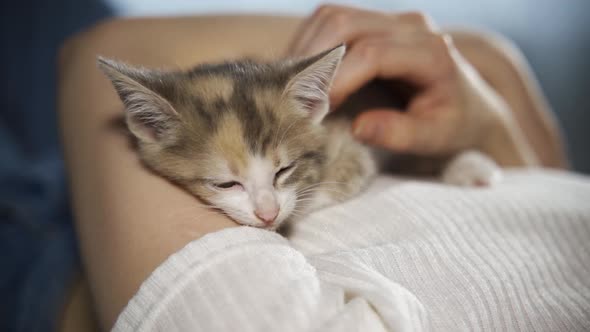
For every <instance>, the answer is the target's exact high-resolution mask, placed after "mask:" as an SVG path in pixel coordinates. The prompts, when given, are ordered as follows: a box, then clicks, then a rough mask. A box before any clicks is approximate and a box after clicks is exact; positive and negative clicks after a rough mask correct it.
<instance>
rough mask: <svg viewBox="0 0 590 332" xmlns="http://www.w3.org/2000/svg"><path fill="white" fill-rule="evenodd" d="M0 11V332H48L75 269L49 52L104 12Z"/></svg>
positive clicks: (27, 7)
mask: <svg viewBox="0 0 590 332" xmlns="http://www.w3.org/2000/svg"><path fill="white" fill-rule="evenodd" d="M0 6H1V7H0V24H1V25H2V29H1V35H0V45H2V52H0V53H1V54H2V55H1V57H2V59H1V61H0V73H1V75H0V84H1V85H0V94H1V95H0V103H1V104H0V105H1V107H0V331H26V332H29V331H52V330H54V328H55V325H56V319H57V318H58V315H59V313H60V311H61V309H62V305H63V303H64V300H65V296H66V291H67V287H68V285H69V283H70V282H71V281H72V279H73V278H75V276H76V273H77V271H78V270H79V258H78V254H77V253H78V250H77V247H76V246H77V244H76V240H75V236H74V232H73V228H72V223H71V221H72V218H71V215H70V208H69V205H68V201H69V200H68V197H67V189H66V181H65V175H64V166H63V161H62V158H61V155H60V152H59V150H60V149H59V145H58V135H57V126H56V116H55V106H54V105H55V83H54V82H55V80H56V77H55V63H56V52H57V49H58V46H59V44H60V43H61V41H63V40H64V39H65V38H66V37H67V36H68V35H70V34H72V33H74V32H76V31H77V30H80V29H81V28H83V27H84V26H87V25H90V24H92V23H94V22H95V21H96V20H98V19H101V18H103V17H106V16H108V15H109V13H110V10H108V9H107V8H106V7H105V6H104V5H103V4H102V3H101V2H99V1H78V0H70V1H63V0H60V1H57V0H21V1H18V2H14V1H11V2H9V1H3V2H2V3H1V4H0Z"/></svg>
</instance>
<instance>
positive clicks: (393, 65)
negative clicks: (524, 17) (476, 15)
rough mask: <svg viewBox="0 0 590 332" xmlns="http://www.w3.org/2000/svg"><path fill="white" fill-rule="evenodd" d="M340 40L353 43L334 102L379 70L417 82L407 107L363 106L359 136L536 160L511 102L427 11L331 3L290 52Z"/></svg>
mask: <svg viewBox="0 0 590 332" xmlns="http://www.w3.org/2000/svg"><path fill="white" fill-rule="evenodd" d="M338 43H345V44H346V45H347V47H348V51H347V54H346V56H345V58H344V59H343V61H342V64H341V66H340V68H339V70H338V73H337V74H336V77H335V80H334V85H333V87H332V89H331V92H330V99H331V101H332V104H333V105H332V106H333V107H332V108H335V106H338V105H339V104H341V103H342V101H344V100H345V99H346V98H347V97H348V96H350V95H351V94H352V93H353V92H355V91H357V90H358V89H359V88H360V87H361V86H363V85H365V84H367V83H368V82H369V81H371V80H373V79H376V78H378V79H382V80H392V79H402V80H404V81H406V82H408V83H411V84H412V85H413V86H416V87H417V93H415V94H414V95H413V96H412V98H411V99H410V101H409V103H408V106H407V109H405V110H403V111H405V112H403V113H402V110H400V109H393V108H385V109H384V108H379V109H368V110H366V111H365V112H363V113H362V114H360V115H359V116H358V117H357V118H356V119H355V121H354V123H353V131H354V134H355V136H356V137H357V138H359V139H361V140H362V141H364V142H366V143H369V144H372V145H377V146H381V147H384V148H386V149H389V150H391V151H395V152H402V153H414V154H418V155H426V156H432V155H453V154H457V153H459V152H461V151H464V150H478V151H481V152H483V153H484V154H487V155H488V156H489V157H491V158H492V159H493V160H495V161H496V162H497V163H498V164H500V165H502V166H523V165H534V164H536V158H535V156H534V153H533V152H532V150H531V149H530V147H529V146H528V143H527V142H526V140H525V139H524V138H523V137H522V134H521V132H520V130H519V129H518V125H517V124H516V121H515V120H514V119H513V117H512V112H511V111H510V109H509V107H508V105H507V104H506V103H505V102H504V100H503V99H502V98H501V97H500V96H499V95H498V94H497V93H496V92H495V91H494V90H493V89H492V88H491V87H489V86H488V85H487V83H486V82H485V81H484V80H483V79H482V78H481V77H480V76H479V75H478V73H477V72H476V71H475V69H474V68H473V67H472V66H471V64H469V63H468V62H467V61H466V60H465V59H464V58H463V57H462V56H461V54H459V52H458V50H457V49H456V48H455V46H454V45H453V42H452V40H451V38H450V36H448V35H447V34H444V33H442V32H440V31H439V30H438V29H437V28H436V27H435V26H434V24H433V23H432V21H431V20H430V19H429V18H428V17H426V16H424V15H423V14H421V13H402V14H388V13H383V12H373V11H367V10H361V9H356V8H349V7H342V6H334V5H325V6H322V7H320V8H319V9H318V10H316V11H315V13H313V15H311V16H310V17H309V18H308V19H307V20H306V21H304V22H303V23H302V24H301V28H300V30H299V32H298V33H297V34H296V36H295V39H294V41H293V42H292V44H291V47H290V49H289V55H291V56H293V55H296V56H307V55H310V54H314V53H316V52H319V51H320V50H322V49H324V48H325V47H326V46H328V45H335V44H338ZM392 93H395V91H394V90H392Z"/></svg>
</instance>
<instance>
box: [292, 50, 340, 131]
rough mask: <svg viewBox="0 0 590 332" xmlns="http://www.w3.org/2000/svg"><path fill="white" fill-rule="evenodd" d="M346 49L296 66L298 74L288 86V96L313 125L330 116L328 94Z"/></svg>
mask: <svg viewBox="0 0 590 332" xmlns="http://www.w3.org/2000/svg"><path fill="white" fill-rule="evenodd" d="M345 51H346V47H345V46H344V44H341V45H338V46H336V47H334V48H332V49H330V50H327V51H324V52H322V53H320V54H318V55H315V56H313V57H311V58H307V59H305V60H303V61H300V62H299V63H297V64H296V68H297V69H298V70H299V71H298V73H297V74H296V75H295V76H294V77H293V78H292V79H291V80H290V81H289V83H288V84H287V88H286V92H287V94H288V96H289V97H290V98H292V99H294V100H295V102H297V103H298V104H299V105H298V106H299V108H301V109H302V110H303V111H305V112H306V113H307V114H308V115H309V117H310V119H311V120H312V122H313V123H320V122H321V121H322V119H323V118H324V117H325V116H326V115H327V114H328V111H329V108H330V101H329V98H328V92H329V91H330V86H331V84H332V80H333V79H334V75H335V74H336V69H337V68H338V65H339V64H340V61H341V60H342V57H343V56H344V53H345Z"/></svg>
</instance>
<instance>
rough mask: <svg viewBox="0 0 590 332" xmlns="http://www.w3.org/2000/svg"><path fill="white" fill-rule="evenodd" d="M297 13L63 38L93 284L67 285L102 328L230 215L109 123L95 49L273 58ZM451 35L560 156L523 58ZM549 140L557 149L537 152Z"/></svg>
mask: <svg viewBox="0 0 590 332" xmlns="http://www.w3.org/2000/svg"><path fill="white" fill-rule="evenodd" d="M299 22H300V19H295V18H278V17H274V18H273V17H253V16H249V17H206V18H205V17H202V18H169V19H140V20H115V21H111V22H107V23H103V24H101V25H99V26H97V27H95V28H93V29H92V30H90V31H87V32H84V33H82V34H80V35H78V36H76V37H74V38H72V39H71V40H69V41H68V42H67V43H66V44H65V46H64V48H63V50H62V52H61V55H60V60H61V61H60V69H59V74H60V81H59V97H58V98H59V112H60V117H61V129H62V138H63V144H64V148H65V156H66V162H67V165H68V169H69V173H70V180H71V190H72V197H73V207H74V213H75V216H76V228H77V232H78V237H79V240H80V245H81V250H82V253H81V254H82V259H83V264H84V268H85V272H86V281H87V283H88V286H89V290H90V293H88V292H83V291H79V292H73V293H72V294H73V299H74V301H80V303H83V302H84V301H86V302H87V301H90V299H89V294H90V296H91V297H92V300H91V302H92V306H88V308H89V307H93V308H95V311H96V314H97V316H98V322H99V324H100V325H101V326H102V327H103V328H105V329H108V328H110V327H111V326H112V324H113V323H114V321H115V319H116V317H117V315H118V314H119V312H120V311H121V310H122V309H123V307H124V306H125V305H126V303H127V302H128V300H129V299H130V298H131V297H132V296H133V294H134V293H135V292H136V291H137V289H138V287H139V285H140V284H141V282H142V281H143V280H145V279H146V278H147V277H148V275H149V274H150V273H151V271H153V270H154V269H155V268H156V267H157V266H158V265H159V264H160V263H161V262H162V261H163V260H165V259H166V257H168V256H169V255H170V254H171V253H173V252H175V251H177V250H178V249H180V248H182V247H183V246H184V245H185V244H187V243H188V242H190V241H192V240H193V239H196V238H198V237H200V236H202V235H204V234H206V233H208V232H211V231H215V230H218V229H222V228H224V227H230V226H232V225H234V224H233V223H232V222H231V221H230V220H228V219H225V218H224V217H222V216H219V215H217V214H212V213H209V212H208V211H207V210H206V209H205V208H204V207H203V206H202V205H201V204H200V203H199V202H198V201H197V200H196V199H194V198H193V197H191V196H189V195H187V194H186V193H184V192H183V191H181V190H179V189H178V188H176V187H174V186H173V185H171V184H169V183H168V182H166V181H164V180H162V179H160V178H159V177H157V176H154V175H152V174H151V173H149V172H148V171H146V170H145V169H144V168H143V167H142V166H141V165H140V163H139V162H138V160H137V158H136V156H135V153H134V151H133V150H131V149H130V147H129V145H128V142H127V141H126V139H125V137H124V135H122V134H121V132H119V131H117V130H116V129H115V128H114V127H113V126H112V123H113V119H116V118H117V117H119V116H120V115H121V113H122V105H121V102H120V101H119V99H118V98H117V96H116V94H115V92H114V90H113V89H112V87H111V85H110V83H109V82H108V81H107V79H106V78H105V77H103V75H102V74H101V73H100V72H99V71H98V69H97V68H96V63H95V59H96V55H97V54H100V55H104V56H109V57H115V58H118V59H121V60H124V61H128V62H131V63H134V64H142V65H145V66H156V67H162V66H163V67H181V68H185V67H189V66H192V65H194V64H196V63H200V62H207V61H218V60H220V59H227V58H233V57H239V56H243V55H259V56H266V57H274V56H278V55H280V54H283V52H284V49H285V48H286V46H287V43H288V42H289V41H290V39H291V37H292V34H293V33H294V32H295V29H296V27H297V25H298V24H299ZM456 43H457V45H458V46H459V48H460V49H461V51H462V52H464V54H465V56H466V57H467V58H468V60H470V61H472V62H473V63H474V64H475V65H476V67H477V68H478V69H479V70H480V71H481V72H482V73H483V75H484V76H485V77H486V78H487V79H488V80H489V81H490V84H491V85H492V86H494V87H495V88H496V89H497V90H498V91H499V92H500V93H501V94H502V95H503V96H504V97H505V98H506V99H507V100H508V102H509V104H510V105H511V106H512V107H513V109H514V112H515V114H516V117H517V120H518V121H519V123H520V125H521V126H522V128H523V130H524V131H525V133H526V136H527V137H528V138H529V139H530V140H531V143H532V145H533V146H534V147H535V150H536V151H537V152H538V153H539V154H540V155H541V156H542V157H543V156H544V158H543V161H544V162H545V163H546V164H547V165H549V166H560V165H563V163H564V162H565V158H564V157H563V156H564V153H563V151H562V150H560V149H561V141H560V139H559V136H558V134H556V133H557V130H556V126H555V124H554V122H552V117H551V116H550V114H549V113H548V111H547V108H545V106H544V105H545V104H544V102H543V100H542V97H541V96H540V95H539V94H538V93H534V89H533V92H532V93H531V88H530V87H531V86H532V87H534V86H535V85H534V81H532V80H531V78H530V77H528V76H527V75H528V72H527V71H526V70H521V69H522V67H521V65H522V63H518V62H514V61H513V57H510V56H508V55H507V54H508V53H506V52H504V50H502V48H498V47H497V45H493V43H490V39H489V38H479V37H477V36H475V35H469V36H461V35H457V37H456ZM474 43H475V44H474ZM478 43H479V44H478ZM481 43H483V44H481ZM473 45H478V46H477V47H473ZM481 45H484V46H485V47H482V46H481ZM269 46H270V47H271V48H269ZM478 50H479V51H478ZM492 51H494V52H493V53H490V52H492ZM482 53H483V54H482ZM488 53H489V54H488ZM490 54H491V55H490ZM488 61H496V62H495V63H497V64H499V65H501V64H503V67H502V68H505V70H498V68H499V67H496V66H491V69H490V66H488V64H489V63H493V62H488ZM515 84H516V87H515ZM527 87H528V88H527ZM545 146H552V147H553V148H552V150H551V151H549V153H547V154H541V153H543V151H540V149H542V148H543V147H545ZM82 287H84V285H83V286H82ZM82 289H83V288H82ZM74 308H76V306H75V305H69V306H68V307H67V309H66V312H65V316H64V317H65V318H64V322H65V323H64V325H63V327H64V328H68V327H71V326H72V325H71V324H69V323H68V322H71V320H68V319H70V318H71V315H75V314H76V311H75V309H74ZM88 317H90V316H88ZM80 324H83V322H82V323H80ZM86 324H88V325H89V326H90V325H91V324H92V321H88V320H87V321H86Z"/></svg>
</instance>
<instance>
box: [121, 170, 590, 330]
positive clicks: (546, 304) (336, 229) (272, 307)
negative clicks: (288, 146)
mask: <svg viewBox="0 0 590 332" xmlns="http://www.w3.org/2000/svg"><path fill="white" fill-rule="evenodd" d="M114 329H115V330H116V331H130V330H141V331H421V330H435V331H590V180H589V179H588V178H586V177H582V176H578V175H574V174H567V173H560V172H556V171H526V172H525V171H509V172H507V174H506V179H505V180H504V182H503V183H502V184H500V185H498V186H495V187H493V188H488V189H478V188H475V189H460V188H453V187H449V186H444V185H440V184H435V183H427V182H413V181H401V180H393V179H391V178H380V179H378V180H377V181H375V184H374V185H373V186H372V187H371V188H370V190H369V191H368V192H366V193H365V194H363V195H361V196H360V197H358V198H356V199H354V200H352V201H350V202H347V203H345V204H342V205H339V206H334V207H332V208H328V209H325V210H322V211H319V212H316V213H314V214H313V215H311V216H309V217H308V218H306V219H305V220H302V221H301V222H299V223H297V224H296V225H295V227H294V232H293V234H292V235H291V236H290V238H289V240H287V239H284V238H282V237H281V236H279V235H277V234H275V233H271V232H267V231H263V230H259V229H254V228H247V227H238V228H234V229H228V230H224V231H220V232H217V233H213V234H209V235H207V236H205V237H203V238H201V239H199V240H196V241H194V242H192V243H190V244H189V245H187V246H186V247H185V248H184V249H182V250H181V251H179V252H178V253H176V254H174V255H173V256H171V257H170V258H169V259H168V260H167V261H166V262H164V263H163V264H162V265H161V266H160V267H159V268H158V269H157V270H156V271H154V273H153V274H152V275H151V276H150V277H149V279H148V280H146V281H145V282H144V284H143V285H142V287H141V289H140V290H139V292H138V293H137V294H136V295H135V297H134V298H133V299H132V300H131V301H130V302H129V304H128V306H127V307H126V308H125V310H124V311H123V312H122V313H121V315H120V316H119V319H118V320H117V323H116V325H115V328H114Z"/></svg>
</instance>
